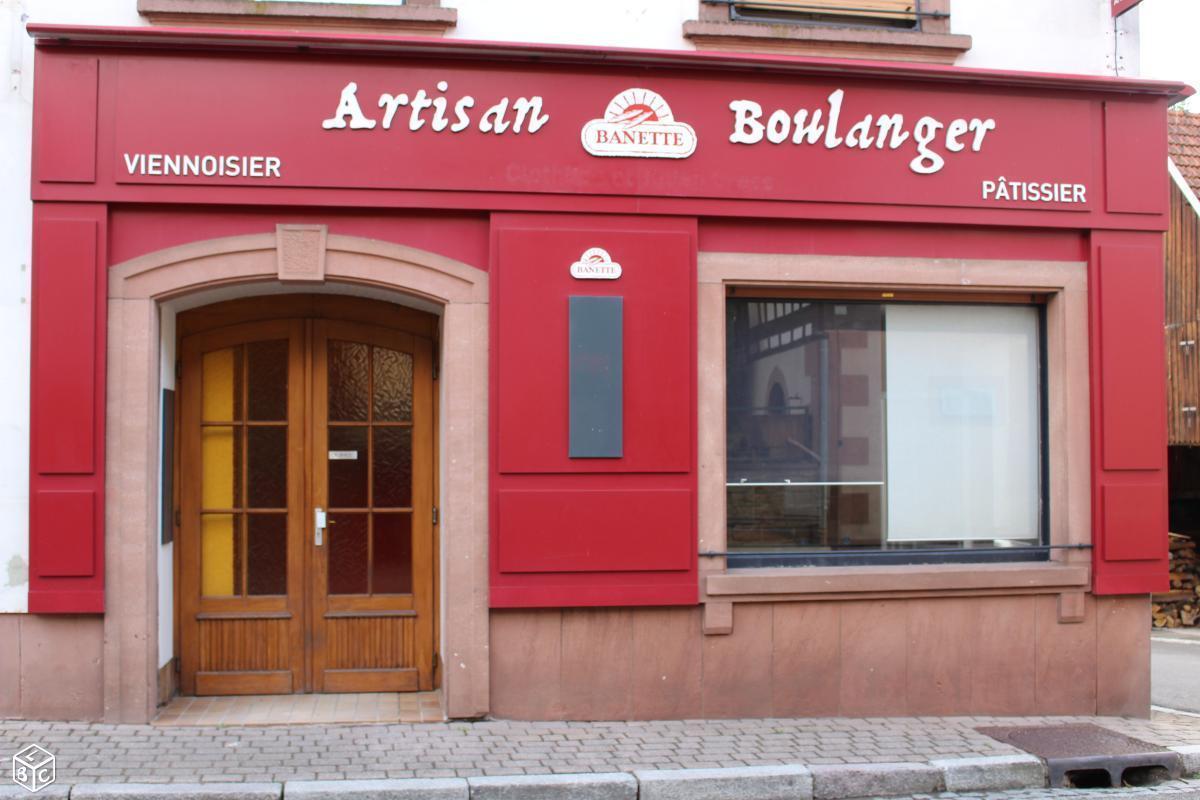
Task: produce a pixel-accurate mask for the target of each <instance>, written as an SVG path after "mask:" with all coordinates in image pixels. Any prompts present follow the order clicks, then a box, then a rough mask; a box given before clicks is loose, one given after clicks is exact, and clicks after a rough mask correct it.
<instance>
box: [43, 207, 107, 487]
mask: <svg viewBox="0 0 1200 800" xmlns="http://www.w3.org/2000/svg"><path fill="white" fill-rule="evenodd" d="M97 233H98V231H97V223H96V222H95V220H90V219H44V220H42V222H41V223H40V224H39V225H37V226H36V228H35V236H36V241H35V242H34V248H35V251H36V255H35V264H34V271H35V274H36V276H37V289H36V290H37V292H38V294H39V295H41V296H42V297H43V298H45V299H52V300H53V302H49V303H39V305H38V310H37V314H36V315H35V317H34V321H33V355H32V359H33V361H32V369H33V371H34V372H35V373H36V374H37V376H38V380H37V383H36V384H35V385H34V386H33V406H34V408H37V409H39V410H40V411H41V412H43V417H42V419H43V424H42V426H41V428H40V430H39V431H38V436H37V437H36V440H35V444H34V448H33V459H34V461H33V465H34V469H36V470H37V471H38V472H39V473H42V474H46V475H49V474H71V473H74V474H86V473H90V472H93V471H94V470H95V468H96V462H95V454H96V448H95V438H96V419H95V415H94V414H93V413H92V409H93V407H94V406H95V400H96V342H95V340H94V334H95V330H96V279H97V269H96V263H97V252H96V246H97ZM35 302H37V301H36V300H35Z"/></svg>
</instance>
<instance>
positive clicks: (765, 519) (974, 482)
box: [726, 297, 1046, 566]
mask: <svg viewBox="0 0 1200 800" xmlns="http://www.w3.org/2000/svg"><path fill="white" fill-rule="evenodd" d="M726 315H727V318H726V347H727V352H726V369H727V384H726V397H727V416H726V426H727V431H726V435H727V440H726V446H727V450H726V453H727V455H726V458H727V463H726V482H727V483H726V503H727V532H728V533H727V541H728V550H729V553H730V558H731V566H736V565H738V564H739V563H740V564H742V565H770V564H788V563H845V562H853V561H856V560H857V561H861V560H877V561H878V560H891V561H910V562H911V561H922V562H929V561H942V560H947V561H953V560H997V559H1004V560H1009V559H1013V560H1015V559H1024V560H1028V559H1040V558H1045V557H1046V548H1045V547H1044V544H1045V537H1044V529H1045V523H1044V520H1045V507H1044V505H1045V504H1044V490H1043V486H1044V483H1045V477H1046V475H1045V471H1046V467H1045V463H1046V459H1045V453H1044V444H1043V443H1044V440H1045V431H1044V425H1045V413H1044V410H1043V407H1044V401H1043V397H1044V387H1043V384H1044V380H1043V371H1044V370H1043V366H1042V364H1043V361H1042V351H1043V346H1042V339H1043V333H1042V331H1043V327H1044V326H1043V322H1042V319H1043V314H1042V307H1041V306H1039V305H1037V304H1017V303H996V304H958V303H945V302H867V301H862V300H829V299H800V298H796V297H791V298H787V297H779V298H769V297H730V298H729V299H728V300H727V305H726Z"/></svg>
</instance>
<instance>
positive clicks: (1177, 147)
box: [1167, 109, 1200, 194]
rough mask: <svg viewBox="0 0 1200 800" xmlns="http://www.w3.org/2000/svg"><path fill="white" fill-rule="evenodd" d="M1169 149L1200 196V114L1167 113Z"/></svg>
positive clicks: (1173, 159) (1185, 112)
mask: <svg viewBox="0 0 1200 800" xmlns="http://www.w3.org/2000/svg"><path fill="white" fill-rule="evenodd" d="M1167 147H1168V150H1169V152H1170V153H1171V160H1172V161H1174V162H1175V166H1177V167H1179V171H1180V172H1181V173H1183V177H1184V178H1185V179H1186V180H1187V182H1188V185H1189V186H1191V187H1192V191H1193V192H1196V193H1197V194H1200V114H1189V113H1188V112H1187V111H1182V110H1178V111H1177V110H1175V109H1172V110H1170V111H1169V112H1167Z"/></svg>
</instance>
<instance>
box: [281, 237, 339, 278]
mask: <svg viewBox="0 0 1200 800" xmlns="http://www.w3.org/2000/svg"><path fill="white" fill-rule="evenodd" d="M327 233H328V228H327V227H326V226H324V225H276V226H275V259H276V264H277V266H278V268H279V280H280V281H282V282H284V283H323V282H324V281H325V236H326V234H327Z"/></svg>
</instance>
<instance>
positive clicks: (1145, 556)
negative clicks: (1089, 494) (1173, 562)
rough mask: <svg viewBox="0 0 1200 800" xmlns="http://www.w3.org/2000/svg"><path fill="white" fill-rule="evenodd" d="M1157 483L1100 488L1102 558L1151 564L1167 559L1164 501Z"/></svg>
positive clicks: (1163, 494)
mask: <svg viewBox="0 0 1200 800" xmlns="http://www.w3.org/2000/svg"><path fill="white" fill-rule="evenodd" d="M1165 489H1166V487H1165V485H1164V484H1162V483H1161V482H1159V483H1147V484H1128V485H1108V486H1105V487H1103V491H1102V495H1103V497H1102V504H1103V507H1104V532H1105V535H1104V545H1105V547H1104V557H1105V559H1106V560H1108V561H1153V560H1156V559H1163V558H1166V557H1167V537H1166V536H1164V535H1163V532H1164V531H1165V530H1166V529H1167V519H1166V510H1167V497H1166V492H1165Z"/></svg>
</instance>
